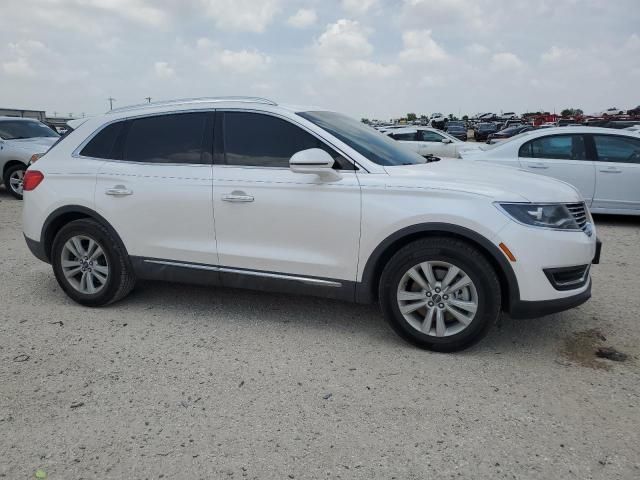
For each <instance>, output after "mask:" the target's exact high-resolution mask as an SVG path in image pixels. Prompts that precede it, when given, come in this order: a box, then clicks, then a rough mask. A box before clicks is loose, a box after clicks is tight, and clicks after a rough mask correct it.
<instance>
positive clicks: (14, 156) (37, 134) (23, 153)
mask: <svg viewBox="0 0 640 480" xmlns="http://www.w3.org/2000/svg"><path fill="white" fill-rule="evenodd" d="M58 138H60V135H58V134H57V133H56V132H54V131H53V130H52V129H50V128H49V127H47V126H46V125H45V124H44V123H41V122H39V121H38V120H35V119H32V118H17V117H0V171H2V181H3V182H4V185H5V188H6V189H7V191H8V192H9V193H10V194H11V195H13V196H14V197H15V198H17V199H22V178H23V176H24V171H25V170H26V169H27V166H28V165H29V162H30V161H31V159H32V157H34V156H37V155H39V154H42V153H44V152H46V151H47V150H48V149H49V147H51V145H53V144H54V143H56V141H57V140H58Z"/></svg>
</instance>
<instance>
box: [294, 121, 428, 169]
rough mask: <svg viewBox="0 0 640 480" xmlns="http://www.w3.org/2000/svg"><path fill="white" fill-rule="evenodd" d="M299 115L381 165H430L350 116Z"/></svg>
mask: <svg viewBox="0 0 640 480" xmlns="http://www.w3.org/2000/svg"><path fill="white" fill-rule="evenodd" d="M298 115H300V116H301V117H302V118H304V119H306V120H309V121H310V122H312V123H314V124H316V125H317V126H319V127H320V128H322V129H324V130H326V131H327V132H329V133H330V134H331V135H333V136H334V137H336V138H337V139H339V140H341V141H342V142H344V143H346V144H347V145H349V146H350V147H351V148H353V149H354V150H355V151H356V152H358V153H359V154H360V155H362V156H363V157H366V158H367V159H368V160H371V161H372V162H374V163H377V164H378V165H384V166H392V165H415V164H418V163H425V162H426V159H425V158H424V157H421V156H420V155H418V154H417V153H415V152H412V151H411V150H409V149H407V148H406V147H403V146H402V144H401V143H398V142H396V141H395V140H392V139H391V138H389V137H387V136H386V135H384V134H382V133H380V132H378V131H376V130H375V129H373V128H371V127H369V126H367V125H365V124H364V123H362V122H359V121H357V120H354V119H353V118H350V117H347V116H346V115H342V114H340V113H335V112H326V111H320V112H298Z"/></svg>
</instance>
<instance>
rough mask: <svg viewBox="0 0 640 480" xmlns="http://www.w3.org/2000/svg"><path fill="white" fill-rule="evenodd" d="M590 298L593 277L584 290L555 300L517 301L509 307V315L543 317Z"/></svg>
mask: <svg viewBox="0 0 640 480" xmlns="http://www.w3.org/2000/svg"><path fill="white" fill-rule="evenodd" d="M590 298H591V279H589V284H588V285H587V288H586V289H585V290H584V291H582V292H580V293H578V294H576V295H572V296H570V297H564V298H556V299H554V300H538V301H526V300H518V301H515V302H513V303H512V305H511V308H510V309H509V316H510V317H511V318H517V319H520V318H537V317H543V316H545V315H551V314H552V313H558V312H563V311H565V310H569V309H571V308H575V307H577V306H579V305H582V304H583V303H585V302H586V301H587V300H589V299H590Z"/></svg>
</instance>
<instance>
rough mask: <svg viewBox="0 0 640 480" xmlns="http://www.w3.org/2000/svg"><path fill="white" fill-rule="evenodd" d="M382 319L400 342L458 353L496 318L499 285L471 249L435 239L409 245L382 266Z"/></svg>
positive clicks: (491, 270) (453, 241) (455, 241)
mask: <svg viewBox="0 0 640 480" xmlns="http://www.w3.org/2000/svg"><path fill="white" fill-rule="evenodd" d="M379 299H380V305H381V307H382V310H383V313H384V315H385V318H386V319H387V321H388V322H389V323H390V325H391V327H392V328H393V329H394V330H395V331H396V333H398V334H399V335H400V336H401V337H402V338H404V339H405V340H408V341H409V342H411V343H413V344H415V345H417V346H419V347H421V348H425V349H430V350H436V351H441V352H450V351H456V350H462V349H464V348H467V347H469V346H470V345H472V344H474V343H475V342H477V341H478V340H480V339H481V338H482V337H483V336H484V335H485V334H486V333H487V332H488V331H489V329H490V328H491V326H492V325H493V324H494V323H495V322H496V320H497V318H498V315H499V314H500V302H501V293H500V283H499V280H498V277H497V275H496V272H495V270H494V268H493V267H492V266H491V264H490V263H489V262H488V261H487V259H486V258H485V257H484V255H483V254H482V253H481V252H480V251H479V250H478V249H476V248H475V247H474V246H472V245H470V244H468V243H466V242H464V241H461V240H458V239H453V238H446V237H438V238H428V239H424V240H418V241H415V242H412V243H410V244H408V245H406V246H405V247H403V248H402V249H400V250H399V251H398V252H397V253H396V254H395V255H394V256H393V257H392V258H391V260H390V261H389V262H388V263H387V265H386V267H385V269H384V271H383V273H382V276H381V278H380V285H379Z"/></svg>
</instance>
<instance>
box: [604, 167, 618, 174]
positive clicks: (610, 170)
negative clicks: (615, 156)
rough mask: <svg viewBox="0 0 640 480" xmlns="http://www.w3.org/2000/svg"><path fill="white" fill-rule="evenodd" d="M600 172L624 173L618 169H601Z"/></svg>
mask: <svg viewBox="0 0 640 480" xmlns="http://www.w3.org/2000/svg"><path fill="white" fill-rule="evenodd" d="M600 171H601V172H602V173H622V170H620V169H619V168H616V167H609V168H601V169H600Z"/></svg>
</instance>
